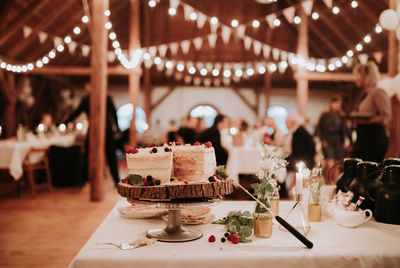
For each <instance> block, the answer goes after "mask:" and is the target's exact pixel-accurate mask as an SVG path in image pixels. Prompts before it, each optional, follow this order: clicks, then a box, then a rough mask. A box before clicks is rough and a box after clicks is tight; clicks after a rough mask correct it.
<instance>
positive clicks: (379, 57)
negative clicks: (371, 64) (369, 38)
mask: <svg viewBox="0 0 400 268" xmlns="http://www.w3.org/2000/svg"><path fill="white" fill-rule="evenodd" d="M382 58H383V53H382V52H375V53H374V59H375V61H376V63H378V64H381V62H382Z"/></svg>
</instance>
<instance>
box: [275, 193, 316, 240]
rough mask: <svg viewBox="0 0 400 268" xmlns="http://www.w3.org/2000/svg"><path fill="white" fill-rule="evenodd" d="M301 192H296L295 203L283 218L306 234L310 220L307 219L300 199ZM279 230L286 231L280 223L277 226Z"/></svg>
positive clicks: (309, 227) (308, 230)
mask: <svg viewBox="0 0 400 268" xmlns="http://www.w3.org/2000/svg"><path fill="white" fill-rule="evenodd" d="M302 196H303V195H302V194H296V196H295V201H296V203H295V204H294V205H293V207H292V208H291V209H290V211H289V213H288V215H287V216H286V217H285V220H286V221H287V222H288V223H289V224H290V225H292V226H293V227H294V228H296V229H297V231H299V232H300V233H302V234H303V235H307V234H308V233H309V232H310V230H311V225H310V222H309V221H308V218H307V215H306V212H305V210H304V207H303V205H302V204H301V201H302V199H303V198H302ZM279 229H280V230H283V231H287V230H286V229H285V228H284V227H282V225H280V226H279Z"/></svg>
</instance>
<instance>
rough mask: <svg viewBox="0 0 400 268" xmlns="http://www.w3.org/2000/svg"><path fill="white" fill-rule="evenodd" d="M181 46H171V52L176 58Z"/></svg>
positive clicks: (174, 44) (176, 44)
mask: <svg viewBox="0 0 400 268" xmlns="http://www.w3.org/2000/svg"><path fill="white" fill-rule="evenodd" d="M178 49H179V45H178V43H177V42H174V43H171V44H169V50H170V51H171V54H172V55H173V56H175V55H176V54H177V53H178Z"/></svg>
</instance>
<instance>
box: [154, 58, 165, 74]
mask: <svg viewBox="0 0 400 268" xmlns="http://www.w3.org/2000/svg"><path fill="white" fill-rule="evenodd" d="M164 67H165V65H164V61H163V60H161V62H160V63H159V64H156V68H157V71H159V72H162V71H163V70H164Z"/></svg>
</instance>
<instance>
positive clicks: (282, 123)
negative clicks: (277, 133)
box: [268, 105, 289, 133]
mask: <svg viewBox="0 0 400 268" xmlns="http://www.w3.org/2000/svg"><path fill="white" fill-rule="evenodd" d="M268 116H269V117H272V118H273V119H275V122H276V125H277V126H278V127H279V128H280V129H281V130H282V131H283V132H284V133H288V129H287V127H286V118H287V117H288V116H289V111H288V110H287V109H286V108H285V107H283V106H278V105H275V106H271V107H269V108H268Z"/></svg>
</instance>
